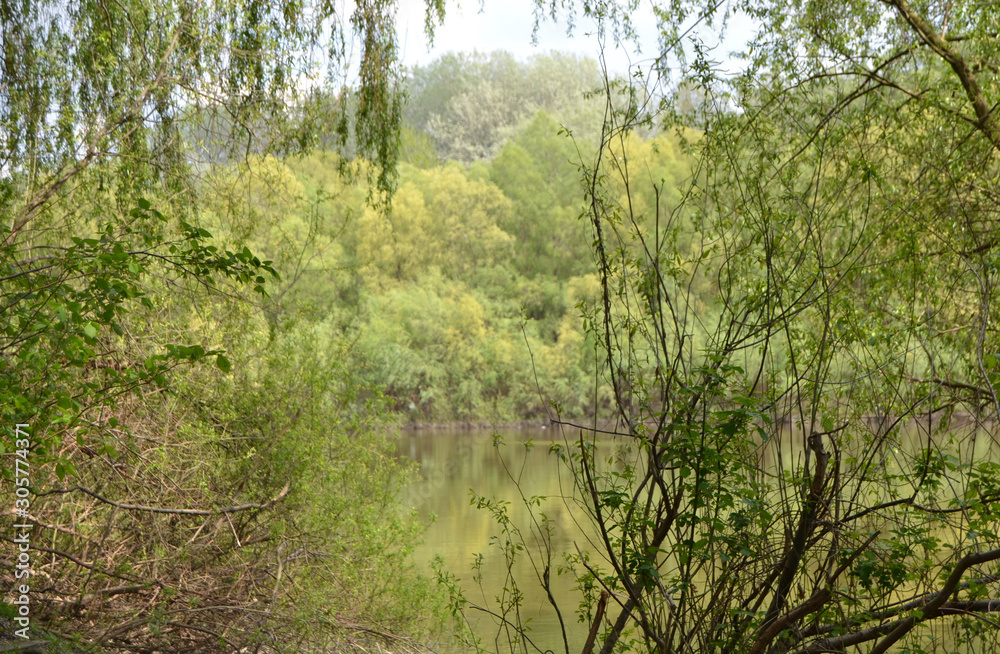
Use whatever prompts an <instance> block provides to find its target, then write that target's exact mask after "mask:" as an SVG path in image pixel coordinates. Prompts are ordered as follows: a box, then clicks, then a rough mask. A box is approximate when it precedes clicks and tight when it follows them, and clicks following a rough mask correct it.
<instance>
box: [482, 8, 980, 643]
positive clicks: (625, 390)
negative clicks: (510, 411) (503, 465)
mask: <svg viewBox="0 0 1000 654" xmlns="http://www.w3.org/2000/svg"><path fill="white" fill-rule="evenodd" d="M607 4H608V6H610V3H607ZM588 7H589V8H591V9H593V8H594V5H588ZM597 7H598V8H601V7H605V4H604V3H602V4H599V5H597ZM716 9H717V6H714V5H713V6H707V7H706V6H700V5H694V4H686V5H685V4H678V5H675V6H673V8H672V11H671V13H669V14H668V13H667V12H663V13H661V14H660V19H661V20H662V21H663V25H662V28H663V41H662V42H663V43H665V44H667V46H669V47H672V48H675V50H674V52H677V50H676V48H678V47H679V43H680V37H679V35H681V34H683V33H685V31H686V30H687V28H688V27H689V26H690V22H684V21H691V20H698V21H710V20H711V19H712V18H713V17H714V19H715V20H716V21H719V20H723V19H725V18H727V17H730V16H732V12H734V11H736V9H732V8H731V9H725V10H724V11H725V13H724V14H722V13H720V14H719V15H716V14H715V11H716ZM739 10H740V11H745V12H747V13H749V14H750V15H752V16H753V17H754V18H755V19H756V20H758V21H760V24H761V29H760V32H759V33H758V35H757V36H756V37H755V38H754V39H753V41H752V42H751V43H750V44H749V45H748V48H747V53H748V54H747V55H746V61H747V63H748V68H747V70H746V71H745V72H744V73H743V74H741V75H739V76H737V77H736V78H733V79H725V78H724V77H723V76H722V75H721V73H718V72H717V71H716V69H715V67H714V66H713V64H712V62H711V61H710V59H709V52H708V50H707V49H706V48H704V47H702V45H701V44H700V43H698V42H697V41H695V42H694V45H693V47H691V50H690V51H691V52H692V53H693V54H691V55H690V56H688V57H686V58H682V61H684V62H685V63H686V65H687V66H688V70H689V71H691V75H690V76H689V77H688V80H687V83H688V84H689V85H690V84H691V83H692V80H695V81H696V83H697V92H698V94H699V95H703V97H705V98H708V99H709V100H710V101H707V102H702V103H700V104H699V106H700V107H701V108H702V109H703V110H708V111H707V112H706V113H701V114H699V115H692V114H691V113H690V112H689V111H687V110H686V111H685V112H678V111H676V107H675V106H673V105H671V104H670V102H671V98H673V97H676V95H675V94H667V95H666V96H665V98H666V99H665V100H664V101H663V103H662V104H661V105H660V106H659V107H658V109H660V110H661V111H659V112H655V113H648V112H646V111H645V110H644V107H643V105H642V104H641V103H638V102H635V101H633V100H634V99H635V98H637V97H641V94H639V93H636V92H635V91H634V89H631V88H629V87H628V86H627V85H622V84H620V83H611V84H609V85H608V87H607V96H606V97H607V107H608V109H607V119H606V122H605V129H604V134H603V138H602V147H601V150H600V152H599V153H598V155H597V157H596V158H595V159H594V160H593V161H585V162H584V163H585V165H586V166H585V183H586V187H587V197H588V206H589V211H588V218H589V221H590V224H591V226H592V229H593V234H594V243H595V263H596V266H597V270H598V273H599V275H600V278H601V285H602V297H601V299H600V300H599V301H598V302H597V303H596V304H595V305H592V306H590V307H587V309H586V311H585V313H584V317H585V320H586V321H587V323H588V324H589V325H591V327H592V331H593V334H594V336H595V338H596V339H597V341H598V342H599V343H600V344H601V345H602V350H603V355H604V366H603V371H602V374H601V378H600V381H602V382H603V383H604V384H605V385H606V386H607V388H608V389H610V390H611V391H612V392H613V394H614V398H615V422H614V426H613V427H601V428H599V427H598V423H597V422H596V421H595V424H593V425H592V426H591V427H590V428H582V427H579V426H576V425H569V424H566V423H562V424H563V434H564V437H563V441H562V442H560V443H556V444H554V445H553V449H552V451H553V453H554V454H555V455H556V456H557V457H558V459H559V460H560V461H561V463H562V464H563V465H564V466H566V468H567V469H568V471H569V472H570V473H571V475H572V479H573V483H574V488H573V493H572V494H571V497H570V498H567V500H568V501H570V502H572V503H573V504H575V505H577V506H579V507H581V513H582V514H583V515H584V516H585V517H586V518H587V522H586V527H585V528H584V529H583V530H582V532H581V533H580V534H579V535H578V538H579V542H578V544H579V546H580V550H578V551H576V552H569V553H566V558H565V561H566V562H567V563H565V564H563V569H564V570H565V569H566V568H568V569H569V571H570V574H574V575H575V576H576V579H577V581H578V584H579V588H580V590H581V596H582V597H581V620H582V621H583V623H584V626H583V629H584V631H585V632H586V631H589V638H588V640H587V643H588V645H587V648H585V651H587V652H589V651H590V650H591V648H592V647H599V648H600V651H601V652H602V654H606V653H610V652H612V651H618V650H627V649H630V648H632V647H635V648H637V649H641V650H644V651H658V652H674V651H678V652H681V651H692V652H712V651H719V652H733V651H744V652H752V653H754V654H757V653H763V652H801V653H807V652H809V653H811V652H826V651H845V650H847V649H849V648H852V647H862V648H864V647H871V649H870V651H872V652H879V653H881V652H885V651H887V650H889V649H890V648H893V647H898V646H900V644H902V645H905V648H906V650H905V651H942V650H943V651H953V649H954V648H956V647H959V646H963V645H964V644H968V645H969V646H970V647H983V648H985V649H989V648H991V647H994V648H995V647H996V643H997V641H998V640H1000V633H998V632H997V631H996V629H995V625H994V622H993V621H992V619H991V618H990V617H989V616H988V614H989V613H991V612H994V611H996V610H997V607H1000V602H998V601H997V598H998V597H1000V587H998V585H997V578H996V575H995V573H994V570H995V568H994V567H993V566H992V565H991V564H992V563H993V562H995V561H997V560H1000V541H998V538H997V534H996V530H995V528H994V526H993V525H995V524H996V520H997V519H998V518H1000V466H998V465H997V464H996V461H997V458H996V457H997V452H996V448H997V441H996V437H997V433H996V424H997V423H996V420H997V418H998V417H1000V416H998V412H1000V402H998V400H997V390H996V389H997V383H998V381H1000V376H998V372H997V364H998V360H997V357H996V356H995V355H994V352H996V351H997V349H998V345H1000V343H997V335H996V330H995V328H994V327H993V325H994V323H995V321H996V319H997V309H996V307H995V291H994V287H995V276H996V264H997V260H998V249H997V248H998V241H997V238H996V225H997V222H996V220H995V216H996V211H997V203H996V197H995V194H993V193H992V192H991V191H990V190H989V188H990V185H991V183H992V182H993V181H994V180H995V179H996V176H997V157H998V154H1000V153H998V149H1000V148H998V146H1000V141H998V140H997V136H996V135H997V131H996V129H997V128H996V118H995V116H994V115H993V113H992V110H991V109H990V108H991V107H992V106H994V102H995V99H994V96H995V95H996V94H997V92H998V91H1000V89H998V87H997V81H998V80H997V77H996V73H995V70H996V67H995V65H994V63H995V62H996V60H997V55H998V54H1000V53H998V51H997V49H998V47H1000V46H998V45H997V43H996V39H995V38H994V35H993V31H992V27H990V25H992V24H993V22H994V21H995V20H996V19H997V14H996V9H995V8H993V7H984V6H976V7H972V6H968V7H963V8H957V7H954V6H953V5H950V4H946V3H921V4H919V5H910V4H909V3H907V2H904V1H902V0H891V1H889V2H885V3H876V2H866V1H859V2H853V3H849V4H848V5H847V6H844V5H838V6H837V8H836V10H834V9H833V7H832V6H829V5H825V4H821V3H811V2H805V3H802V2H787V3H780V2H779V3H771V4H768V5H761V6H753V5H742V6H740V7H739ZM662 54H664V55H665V54H666V53H662ZM664 61H666V59H665V58H661V60H660V64H659V65H660V66H661V69H662V68H663V65H662V64H663V62H664ZM619 92H620V93H621V94H622V95H621V96H619V95H618V94H619ZM616 107H617V109H616ZM686 109H689V108H686ZM695 113H696V114H697V113H698V112H695ZM684 120H688V121H692V122H694V124H695V125H698V126H700V127H701V128H702V129H703V132H702V133H701V134H700V136H697V138H692V136H693V135H691V134H690V133H688V134H687V135H686V136H685V133H684V131H683V128H685V126H686V125H685V123H684V122H681V121H684ZM654 122H655V123H658V127H659V129H660V130H664V131H667V130H671V131H673V130H679V131H680V135H681V136H682V137H685V139H684V141H686V143H687V147H688V148H689V149H690V151H691V153H692V156H694V157H695V164H694V165H693V166H692V170H691V174H690V177H689V181H688V182H687V184H685V185H684V187H683V189H682V190H683V192H682V193H681V194H679V195H676V196H674V197H671V191H672V189H671V185H670V184H669V183H668V182H669V180H667V179H664V178H659V179H658V178H657V177H652V178H651V177H650V176H649V175H648V174H647V170H646V169H645V168H644V167H642V166H640V165H638V164H639V162H638V161H637V160H636V158H635V157H634V156H633V154H632V153H630V148H629V147H628V141H629V139H630V138H632V137H631V136H630V134H631V133H632V132H633V131H634V129H635V128H636V127H637V126H642V125H649V124H651V123H654ZM684 141H682V142H684ZM665 182H667V183H665ZM640 194H645V195H646V197H647V198H649V197H652V198H653V199H654V201H653V202H640V201H638V200H639V197H638V196H639V195H640ZM685 224H689V225H694V226H695V227H696V229H697V231H695V232H692V231H690V230H688V229H676V228H677V227H678V226H679V225H681V226H682V225H685ZM702 289H704V290H702ZM699 295H700V296H701V297H699ZM705 295H707V296H708V297H705ZM706 307H707V310H706V309H705V308H706ZM557 422H559V420H558V419H557ZM608 441H611V447H612V448H613V452H614V453H613V454H612V455H611V456H608V455H607V447H608V443H607V442H608ZM525 501H526V502H527V503H529V504H530V503H534V502H537V498H526V499H525ZM486 506H495V505H488V504H486ZM500 517H501V525H502V534H503V535H502V538H501V539H500V540H499V541H498V545H499V546H500V548H501V549H502V551H503V552H505V553H507V554H509V555H510V556H517V555H518V554H517V553H518V552H530V553H531V556H532V557H533V562H535V563H536V564H537V567H536V570H538V580H539V582H540V583H542V584H543V586H545V587H546V588H549V583H550V575H551V574H552V573H553V572H555V571H556V565H557V564H556V562H555V556H556V554H555V553H553V552H552V550H551V542H552V540H551V533H550V532H549V531H548V527H547V526H546V525H547V523H546V521H545V519H544V516H539V518H538V520H536V521H535V522H533V523H532V524H531V525H526V526H523V527H522V530H520V531H519V530H518V528H516V527H513V526H511V525H509V524H508V523H504V522H502V517H503V516H502V515H501V516H500ZM505 597H508V598H509V597H511V595H506V596H505ZM514 597H515V598H516V595H515V596H514ZM549 597H550V599H551V595H550V596H549ZM514 601H516V599H515V600H514ZM553 604H554V600H553ZM486 608H488V607H486ZM509 608H510V605H503V606H497V607H495V609H493V610H494V611H495V613H496V614H498V615H503V616H504V619H505V620H511V621H512V620H514V617H512V616H515V615H516V612H513V611H508V610H507V609H509ZM565 615H567V612H566V611H565V610H563V611H561V612H560V621H562V620H563V617H562V616H565ZM509 626H510V623H509V622H508V623H507V624H506V625H505V626H504V627H503V629H506V628H507V627H509ZM515 626H518V627H520V626H521V625H515ZM588 627H589V629H588ZM508 633H509V632H508ZM518 633H519V636H518V638H520V636H521V635H523V634H524V631H523V630H521V631H519V632H518ZM526 642H528V641H525V640H518V643H519V646H520V644H521V643H526ZM526 648H527V645H525V649H526ZM566 650H567V651H568V650H569V647H568V645H567V646H566Z"/></svg>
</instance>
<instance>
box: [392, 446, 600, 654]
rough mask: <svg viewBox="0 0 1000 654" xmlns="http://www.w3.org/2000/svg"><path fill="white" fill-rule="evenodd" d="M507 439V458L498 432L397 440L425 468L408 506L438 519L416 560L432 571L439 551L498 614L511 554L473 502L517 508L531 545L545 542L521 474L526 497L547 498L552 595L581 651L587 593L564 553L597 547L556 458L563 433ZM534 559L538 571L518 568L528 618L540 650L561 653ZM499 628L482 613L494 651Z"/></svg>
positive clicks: (471, 593)
mask: <svg viewBox="0 0 1000 654" xmlns="http://www.w3.org/2000/svg"><path fill="white" fill-rule="evenodd" d="M499 436H500V437H501V438H502V439H503V441H504V443H505V445H503V446H502V447H501V448H500V453H502V455H503V458H502V459H501V457H500V456H499V454H498V451H497V449H495V448H494V446H493V443H494V439H493V435H492V434H490V433H484V432H480V431H471V432H470V431H454V430H452V431H432V430H421V431H418V432H404V433H402V434H401V435H400V436H399V437H398V441H397V446H398V451H399V453H400V454H402V455H404V456H406V457H407V458H409V459H411V460H413V461H416V462H418V463H419V464H420V470H421V476H422V480H421V481H419V482H417V483H415V484H413V485H412V486H411V487H410V488H409V492H408V494H407V496H406V497H404V498H403V502H404V506H405V507H413V508H415V509H417V510H418V511H419V512H420V513H421V515H423V516H425V517H427V516H432V515H436V520H435V522H434V523H433V524H432V525H431V526H430V528H429V529H428V531H427V533H426V535H425V537H424V543H423V544H422V545H421V546H420V548H419V549H418V550H417V553H416V558H417V562H418V564H420V565H423V566H426V569H427V570H428V571H429V570H430V561H431V559H432V558H433V557H434V556H435V555H438V554H440V555H441V556H442V557H443V558H444V561H445V563H446V565H447V568H448V569H449V570H451V571H452V572H453V573H454V574H456V575H457V576H459V577H460V578H461V579H462V587H463V589H464V592H465V594H466V597H467V598H468V599H469V601H470V603H473V604H477V605H480V606H489V607H490V608H491V609H493V610H496V608H497V602H496V596H497V595H498V594H499V593H500V592H501V591H502V589H503V587H504V583H505V581H506V578H507V570H506V566H505V565H504V562H503V555H502V552H501V551H500V548H499V546H498V545H497V544H495V543H494V544H493V545H491V539H493V538H495V537H497V536H499V535H500V530H499V528H498V527H497V523H496V521H495V520H494V518H493V516H491V515H490V513H489V512H488V511H486V510H480V509H477V508H475V507H474V506H472V505H471V503H470V498H471V497H472V493H473V492H475V493H476V494H477V495H480V496H483V497H487V498H497V499H501V500H505V501H507V502H510V504H509V505H508V506H507V510H508V515H509V517H510V518H511V521H512V523H513V525H514V526H516V527H517V528H519V529H521V530H522V533H523V534H524V537H525V540H526V541H527V542H528V543H531V544H535V543H537V542H538V541H537V536H536V537H535V538H533V537H532V535H531V516H530V514H529V511H528V509H527V508H526V507H525V505H524V502H523V500H522V498H521V497H520V495H519V494H518V489H517V486H516V485H515V484H514V482H513V481H512V478H513V479H516V480H518V481H519V483H520V487H521V492H522V493H523V494H524V496H525V497H529V498H530V497H533V496H543V497H545V498H546V499H545V500H543V501H541V503H540V506H539V512H540V513H543V514H545V516H546V517H547V518H548V520H549V521H550V522H551V524H552V527H553V532H552V540H551V545H552V550H553V559H552V562H551V570H552V572H551V577H552V586H553V595H554V598H555V599H556V602H557V604H558V605H559V610H560V611H561V612H562V616H563V620H564V621H565V624H566V631H567V640H568V641H569V646H570V650H571V651H580V650H581V649H582V648H583V644H584V641H585V640H586V637H587V630H588V629H589V625H583V624H582V623H580V622H578V620H577V615H576V610H577V605H578V603H579V597H578V595H576V594H574V593H573V592H572V588H573V585H574V583H575V582H574V579H573V578H572V576H571V575H568V574H563V575H559V574H558V568H559V567H560V566H565V562H564V561H563V560H562V558H561V554H560V553H561V552H564V551H568V552H574V551H576V548H577V547H579V548H580V549H581V550H586V551H593V549H594V548H591V547H590V546H589V544H588V542H587V537H586V536H585V533H586V532H585V531H583V530H582V529H581V527H580V526H579V525H577V524H576V522H575V520H574V512H576V513H577V516H578V517H579V516H582V512H579V510H578V509H577V510H573V509H571V507H572V497H571V496H572V481H571V480H570V479H569V477H568V475H567V474H566V472H565V470H562V469H561V466H560V465H559V463H558V460H557V459H556V456H555V455H554V454H551V453H550V452H549V445H550V444H551V442H552V439H553V437H555V438H557V439H558V438H560V436H559V435H558V434H557V433H553V432H552V431H551V430H548V431H546V430H542V429H522V430H504V431H501V432H500V433H499ZM528 442H533V444H534V447H531V448H528V447H525V444H526V443H528ZM478 553H481V554H483V556H484V562H483V567H482V587H481V588H480V587H479V586H478V585H477V584H475V583H474V582H473V581H472V579H473V571H472V568H471V565H472V563H473V560H474V558H475V556H476V554H478ZM533 555H534V557H535V558H534V564H535V566H534V567H533V566H532V562H531V561H529V560H527V559H526V558H524V557H523V555H522V561H521V563H520V564H519V565H517V566H516V568H515V571H514V572H515V575H516V578H517V579H518V581H519V582H520V586H521V591H522V592H523V594H524V602H523V605H522V608H521V619H522V620H526V619H530V620H531V621H530V623H529V624H530V625H531V633H530V637H531V639H532V641H533V642H534V643H535V644H536V645H537V646H538V647H539V648H540V649H542V650H543V651H544V650H547V649H551V650H553V651H557V652H558V651H562V650H563V643H562V635H561V631H560V629H559V623H558V619H557V617H556V614H555V611H554V609H553V608H552V606H551V604H550V603H549V601H548V599H547V598H546V595H545V593H544V591H543V590H542V589H541V588H540V585H539V584H538V582H537V576H536V569H537V575H541V574H542V572H543V570H544V567H545V561H544V560H541V558H540V557H539V556H538V549H537V548H535V552H533ZM495 622H496V621H495V620H493V619H491V618H489V617H488V616H485V615H482V614H481V617H480V620H479V622H478V625H477V629H478V631H479V632H480V635H481V636H482V637H483V640H484V643H485V644H486V645H487V646H488V647H490V648H493V643H492V640H493V637H494V636H496V635H498V628H497V627H496V626H493V625H494V623H495ZM500 639H501V640H500V642H499V644H498V645H497V646H496V649H497V650H498V651H503V650H504V649H505V648H506V639H505V637H504V636H502V635H501V636H500Z"/></svg>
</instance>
